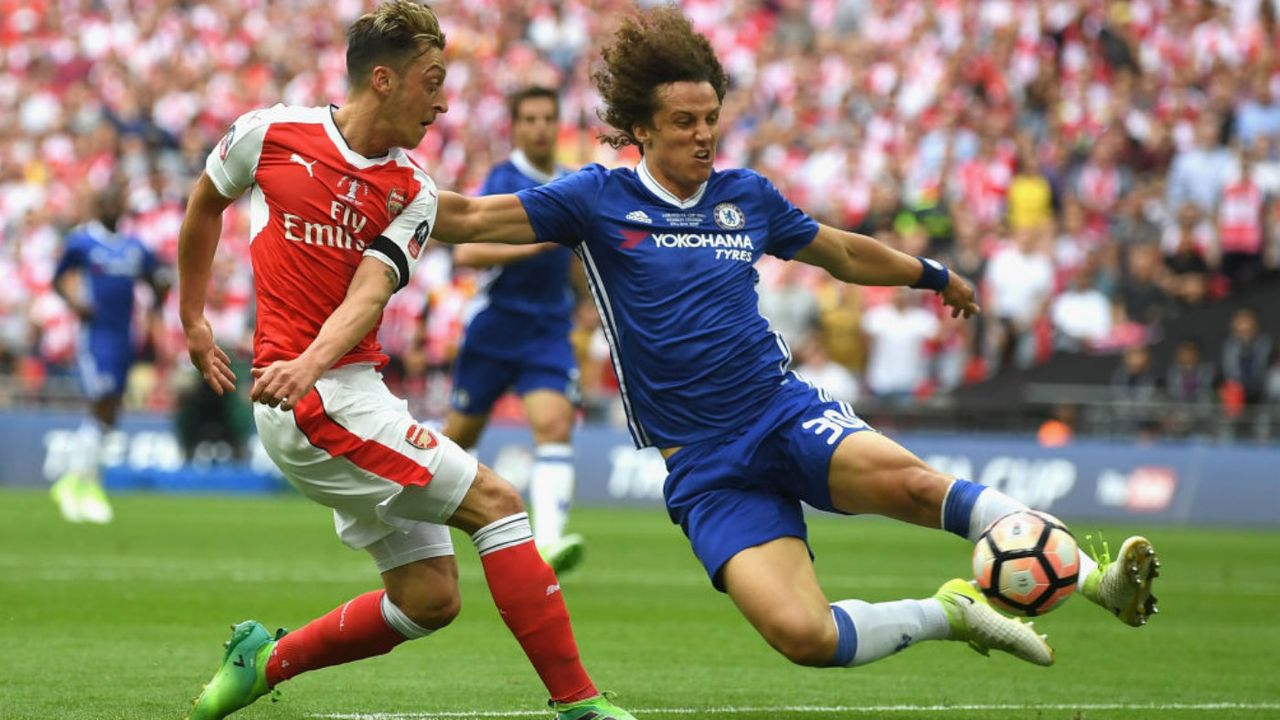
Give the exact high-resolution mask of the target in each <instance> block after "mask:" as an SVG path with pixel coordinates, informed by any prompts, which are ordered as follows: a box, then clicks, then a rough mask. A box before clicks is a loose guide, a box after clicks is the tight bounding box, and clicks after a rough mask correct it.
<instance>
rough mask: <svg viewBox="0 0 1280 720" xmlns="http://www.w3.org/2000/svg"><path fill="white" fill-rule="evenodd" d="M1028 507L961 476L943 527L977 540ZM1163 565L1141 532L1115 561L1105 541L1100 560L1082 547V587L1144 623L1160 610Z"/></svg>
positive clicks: (946, 505) (1125, 617) (1123, 616)
mask: <svg viewBox="0 0 1280 720" xmlns="http://www.w3.org/2000/svg"><path fill="white" fill-rule="evenodd" d="M1026 509H1027V506H1026V505H1025V504H1024V503H1022V502H1020V501H1018V500H1016V499H1014V498H1011V497H1009V496H1008V495H1005V494H1004V493H1002V492H1000V491H999V490H996V489H994V488H989V487H986V486H983V485H979V484H978V483H973V482H969V481H968V480H960V479H957V480H955V481H954V482H953V483H952V484H951V487H950V488H949V489H948V490H947V494H946V498H945V499H944V501H943V508H942V526H943V528H944V529H946V530H949V531H951V532H953V533H955V534H956V535H959V536H960V537H963V538H966V539H968V540H969V541H970V542H976V541H977V540H978V537H979V536H980V535H981V534H982V531H983V529H985V528H986V527H987V525H990V524H991V523H992V522H994V521H995V520H996V519H998V518H1001V517H1003V516H1005V515H1007V514H1009V513H1011V512H1017V511H1019V510H1026ZM1159 570H1160V561H1159V559H1158V558H1157V556H1156V551H1155V548H1153V547H1152V546H1151V542H1150V541H1149V540H1147V539H1146V538H1144V537H1141V536H1137V535H1135V536H1133V537H1131V538H1129V539H1128V540H1125V541H1124V544H1123V545H1121V546H1120V552H1119V553H1118V554H1117V556H1116V558H1115V560H1112V559H1111V557H1110V553H1109V552H1108V550H1107V548H1106V546H1105V545H1104V546H1103V552H1102V553H1101V554H1100V555H1099V557H1098V559H1097V560H1096V561H1095V560H1094V558H1092V557H1090V556H1089V554H1088V553H1086V552H1084V550H1081V551H1080V583H1079V585H1078V589H1079V590H1080V592H1081V593H1083V594H1084V596H1085V597H1087V598H1089V599H1090V600H1092V601H1093V602H1094V603H1096V604H1098V605H1100V606H1102V607H1103V608H1106V609H1107V610H1108V611H1110V612H1111V613H1112V614H1113V615H1115V616H1116V617H1118V618H1120V620H1122V621H1123V622H1125V623H1126V624H1128V625H1132V626H1133V627H1141V626H1142V625H1145V624H1146V622H1147V619H1148V618H1149V617H1150V616H1151V615H1154V614H1155V613H1156V612H1157V610H1156V598H1155V596H1154V595H1152V594H1151V584H1152V581H1153V580H1155V578H1156V576H1158V575H1159V574H1160V572H1159Z"/></svg>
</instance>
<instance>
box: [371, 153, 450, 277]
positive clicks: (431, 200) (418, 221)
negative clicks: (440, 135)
mask: <svg viewBox="0 0 1280 720" xmlns="http://www.w3.org/2000/svg"><path fill="white" fill-rule="evenodd" d="M418 178H419V180H420V181H421V183H422V187H421V188H420V189H419V190H418V194H417V195H416V196H414V198H413V200H412V201H411V202H410V203H409V205H408V207H406V208H405V209H404V210H403V211H402V212H401V213H400V214H399V215H397V216H396V218H395V219H394V220H392V221H391V224H390V225H388V226H387V229H386V230H384V231H383V232H382V234H381V235H379V236H378V237H377V238H375V239H374V241H373V243H372V244H371V245H369V247H368V248H366V249H365V251H364V255H365V257H371V258H377V259H378V260H381V261H382V262H384V263H386V264H387V265H389V266H390V267H391V268H392V269H393V270H395V271H396V275H397V276H398V277H399V278H400V280H399V284H398V285H397V286H396V290H399V289H400V288H403V287H404V286H405V285H408V284H409V276H410V275H412V274H413V270H414V268H416V267H417V266H418V259H419V258H420V257H422V249H423V248H424V247H426V246H427V239H428V238H430V237H431V228H432V227H434V226H435V224H436V208H437V207H438V206H439V194H438V193H437V191H436V185H435V183H434V182H432V181H431V178H429V177H427V176H426V175H425V174H423V175H419V176H418Z"/></svg>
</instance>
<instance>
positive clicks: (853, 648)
mask: <svg viewBox="0 0 1280 720" xmlns="http://www.w3.org/2000/svg"><path fill="white" fill-rule="evenodd" d="M594 80H595V82H596V86H597V89H598V90H599V92H600V95H601V97H602V98H603V102H604V106H605V107H604V108H603V110H602V111H601V116H602V118H603V119H604V120H605V121H606V122H607V123H608V124H609V125H610V126H612V127H613V128H614V130H615V131H616V132H615V134H613V135H612V136H610V137H608V138H606V139H607V140H608V141H610V142H611V144H613V145H615V146H618V147H620V146H624V145H631V144H633V145H637V146H638V147H639V148H640V150H641V154H642V158H641V161H640V163H639V164H638V165H637V166H636V167H635V168H634V169H630V168H618V169H613V170H606V169H605V168H603V167H601V166H599V165H592V166H588V167H586V168H584V169H583V170H581V171H579V172H576V173H573V174H571V175H569V176H567V177H565V178H562V179H559V180H556V181H554V182H551V183H548V184H545V185H541V186H538V187H535V188H531V189H527V190H522V191H520V192H518V193H516V194H514V195H492V196H487V197H478V198H466V197H462V196H459V195H456V194H453V193H442V194H441V198H440V207H439V215H438V222H437V225H436V227H435V229H434V232H433V236H434V237H436V238H437V239H439V240H441V241H444V242H448V243H465V242H503V243H512V244H519V243H531V242H545V241H554V242H558V243H562V244H565V245H567V246H569V247H571V248H572V249H573V251H574V252H575V253H576V254H577V255H578V257H579V258H580V259H581V260H582V263H583V266H584V268H585V270H586V275H587V279H588V284H589V287H590V289H591V292H592V295H593V297H594V299H595V301H596V305H597V308H598V310H599V313H600V317H601V322H602V325H603V328H604V331H605V334H606V337H607V339H608V340H609V343H610V346H611V349H612V355H613V359H614V369H615V372H616V373H617V376H618V384H619V387H620V392H621V395H622V400H623V404H624V406H625V408H626V411H627V417H628V423H629V428H630V431H631V435H632V437H633V440H634V441H635V444H636V445H637V446H638V447H656V448H658V449H659V450H660V451H661V452H662V455H663V456H664V457H665V458H666V464H667V469H668V476H667V480H666V483H665V486H664V495H665V500H666V504H667V509H668V512H669V514H670V516H671V519H672V520H673V521H674V522H676V523H678V524H679V525H680V526H681V528H682V529H683V530H684V532H685V534H686V535H687V536H688V538H689V541H690V543H691V545H692V547H693V551H694V553H695V555H696V556H697V557H698V559H699V560H700V561H701V562H702V564H703V566H704V567H705V569H706V571H707V574H708V576H709V578H710V580H711V582H712V584H713V585H714V587H715V588H716V589H718V590H721V591H723V592H726V593H727V594H728V595H729V596H730V598H731V599H732V600H733V602H734V604H735V605H736V606H737V607H738V609H739V610H740V611H741V612H742V614H743V615H744V616H745V617H746V618H747V620H748V621H750V622H751V624H752V625H753V626H754V627H755V628H756V630H757V631H758V632H759V633H760V635H761V636H762V637H763V638H764V639H765V640H766V641H767V642H768V643H769V644H770V645H771V646H772V647H774V648H775V649H776V650H777V651H778V652H780V653H781V654H783V655H784V656H785V657H787V658H788V659H789V660H791V661H792V662H795V663H798V664H802V665H812V666H859V665H864V664H867V663H870V662H873V661H875V660H878V659H880V658H883V657H887V656H889V655H892V654H894V653H896V652H898V651H900V650H903V649H905V648H907V647H909V646H911V645H914V644H916V643H919V642H921V641H924V640H957V641H963V642H967V643H968V644H970V645H971V646H973V647H974V648H975V649H976V650H978V651H979V652H981V653H983V654H986V653H987V652H989V650H991V649H997V650H1002V651H1006V652H1009V653H1012V654H1013V655H1015V656H1016V657H1018V658H1020V659H1022V660H1025V661H1028V662H1031V663H1034V664H1038V665H1050V664H1052V663H1053V659H1054V657H1053V650H1052V648H1051V647H1050V646H1049V644H1048V642H1047V639H1046V638H1045V637H1044V636H1042V635H1040V634H1038V633H1036V631H1035V630H1034V629H1033V628H1031V626H1030V625H1029V624H1027V623H1023V622H1020V621H1018V620H1014V619H1012V618H1008V617H1005V616H1003V615H1001V614H999V613H997V612H996V611H995V610H993V609H992V608H991V607H990V606H989V605H988V604H987V603H986V601H985V599H984V598H983V596H982V595H981V594H980V593H979V592H978V591H977V590H976V589H975V588H974V587H973V585H972V584H971V583H969V582H966V581H964V580H961V579H956V580H951V581H948V582H947V583H945V584H943V585H942V587H941V588H940V589H939V590H938V591H937V592H936V593H935V594H934V595H933V596H931V597H927V598H923V599H906V600H898V601H893V602H881V603H874V604H873V603H867V602H864V601H861V600H856V599H847V600H839V601H836V602H830V601H828V599H827V598H826V597H825V595H824V593H823V591H822V589H821V587H820V586H819V583H818V579H817V575H816V573H815V571H814V566H813V563H812V560H811V553H810V549H809V546H808V543H807V529H806V526H805V523H804V516H803V512H802V509H801V501H803V502H806V503H808V504H810V505H812V506H814V507H816V508H820V509H824V510H829V511H834V512H838V513H844V514H877V515H884V516H887V517H891V518H894V519H897V520H902V521H906V522H910V523H914V524H917V525H922V526H925V527H931V528H941V529H945V530H948V531H950V532H952V533H955V534H957V535H960V536H961V537H964V538H967V539H968V540H970V541H971V542H972V541H975V540H976V539H977V538H978V536H979V535H980V534H981V532H982V530H983V529H984V528H985V527H986V526H987V525H988V524H989V523H990V522H992V521H993V520H995V519H996V518H999V517H1002V516H1003V515H1005V514H1007V513H1009V512H1013V511H1016V510H1021V509H1024V508H1025V505H1023V504H1022V503H1021V502H1019V501H1017V500H1015V499H1013V498H1011V497H1009V496H1007V495H1004V494H1003V493H1001V492H999V491H997V490H995V489H993V488H987V487H984V486H982V485H979V484H976V483H972V482H969V481H967V480H963V479H958V478H953V477H951V476H948V475H945V474H942V473H939V472H937V471H936V470H934V469H933V468H931V467H929V466H928V465H926V464H925V463H924V462H923V461H922V460H920V459H919V458H917V457H916V456H915V455H913V454H912V453H910V452H909V451H907V450H906V449H904V448H902V447H901V446H900V445H898V444H897V443H895V442H894V441H892V440H890V439H889V438H887V437H885V436H883V435H881V434H879V433H877V432H874V431H871V429H870V428H869V427H868V426H867V424H866V423H865V422H863V421H862V420H861V419H859V418H858V417H857V415H855V414H854V412H853V409H852V408H850V407H849V406H848V405H847V404H845V403H842V402H837V401H834V400H832V399H831V397H830V396H829V395H828V394H827V393H826V392H825V391H824V390H822V389H821V388H817V387H814V386H812V385H810V384H809V383H807V382H806V381H805V380H803V379H802V378H800V377H799V376H797V375H795V374H794V373H792V372H790V370H789V369H788V368H789V364H790V351H789V349H788V348H787V345H786V343H785V342H784V341H783V339H782V338H781V337H780V336H779V335H777V334H775V333H774V332H772V331H771V330H770V328H769V325H768V322H767V321H766V320H765V319H764V318H763V317H762V316H761V315H760V312H759V309H758V296H757V294H756V291H755V283H756V280H757V274H756V271H755V269H754V267H753V265H754V263H755V262H756V261H757V260H758V259H759V258H760V257H761V255H762V254H766V253H767V254H770V255H773V256H775V257H779V258H782V259H786V260H790V259H795V260H798V261H800V262H803V263H807V264H810V265H814V266H817V267H821V268H824V269H825V270H827V271H828V272H829V273H830V274H831V275H832V276H833V277H834V278H836V279H837V280H840V281H843V282H847V283H857V284H862V285H882V286H895V285H896V286H904V285H905V286H911V287H915V288H921V289H927V290H932V291H934V292H937V293H939V294H940V295H941V298H942V301H943V302H944V303H945V304H946V305H947V306H948V307H950V308H951V311H952V314H953V315H960V314H963V315H964V316H965V317H969V316H971V315H973V314H974V313H977V312H979V307H978V306H977V304H976V303H975V301H974V294H973V290H972V288H971V287H970V285H969V284H968V283H967V282H966V281H965V280H964V279H963V278H961V277H959V276H958V275H955V274H953V273H950V272H949V271H948V270H947V268H946V267H944V266H943V265H941V264H939V263H937V262H936V261H933V260H930V259H927V258H917V257H912V256H910V255H906V254H904V253H901V252H898V251H897V250H894V249H892V248H890V247H888V246H886V245H883V244H880V243H879V242H877V241H876V240H874V239H872V238H869V237H866V236H863V235H858V234H854V233H849V232H844V231H841V230H838V229H835V228H832V227H828V226H825V225H821V224H819V223H817V222H815V221H814V220H812V219H810V218H809V217H807V216H806V215H805V214H804V213H803V212H801V211H800V210H798V209H797V208H795V207H794V206H792V205H791V204H790V203H789V202H788V201H787V200H786V199H785V198H784V197H783V196H782V195H781V194H780V193H779V192H778V190H777V189H776V188H775V187H774V186H773V185H772V184H771V183H770V182H769V181H768V180H767V179H766V178H764V177H762V176H760V175H759V174H757V173H755V172H753V171H751V170H744V169H732V170H721V171H717V170H714V169H713V163H714V160H715V157H716V144H717V141H718V139H719V134H720V110H721V103H722V101H723V99H724V95H725V92H726V90H727V86H728V78H727V77H726V75H725V73H724V70H723V68H722V67H721V65H720V62H719V61H718V59H717V58H716V57H715V54H714V52H713V51H712V49H711V46H710V43H709V42H708V41H707V39H706V38H705V37H704V36H702V35H700V34H698V33H696V32H695V31H694V30H693V28H692V26H691V25H690V23H689V21H688V20H687V19H686V18H685V17H684V16H683V15H682V14H681V12H680V10H679V9H678V8H675V7H671V6H666V7H658V8H653V9H648V10H643V11H639V12H638V14H636V15H633V16H630V17H627V18H624V19H622V20H621V22H620V24H619V26H618V29H617V30H616V32H615V34H614V36H613V37H612V38H611V41H610V42H609V44H608V45H606V47H605V48H604V50H603V64H602V66H601V67H600V68H599V69H598V70H597V71H596V72H595V75H594ZM1078 560H1079V576H1080V584H1079V589H1080V590H1081V591H1082V592H1083V593H1084V594H1085V596H1086V597H1088V598H1089V599H1090V600H1092V601H1093V602H1095V603H1097V604H1099V605H1101V606H1103V607H1104V608H1106V609H1107V610H1108V611H1110V612H1112V613H1113V614H1115V615H1117V616H1118V617H1119V618H1120V619H1121V620H1122V621H1124V622H1125V623H1127V624H1129V625H1133V626H1139V625H1142V624H1145V622H1146V619H1147V617H1148V616H1149V615H1150V614H1152V613H1154V612H1155V598H1154V597H1153V596H1152V594H1151V584H1152V580H1153V578H1154V577H1155V575H1156V569H1157V568H1158V562H1157V561H1156V556H1155V551H1154V549H1153V548H1152V546H1151V543H1150V542H1148V541H1147V540H1146V539H1145V538H1141V537H1132V538H1129V539H1128V540H1126V541H1125V542H1124V544H1123V545H1122V546H1121V547H1120V549H1119V552H1118V556H1117V557H1116V558H1115V560H1114V561H1113V560H1112V559H1111V558H1109V557H1103V558H1099V559H1098V560H1097V561H1095V560H1094V559H1093V558H1090V557H1088V556H1087V555H1086V554H1084V553H1080V554H1079V557H1078Z"/></svg>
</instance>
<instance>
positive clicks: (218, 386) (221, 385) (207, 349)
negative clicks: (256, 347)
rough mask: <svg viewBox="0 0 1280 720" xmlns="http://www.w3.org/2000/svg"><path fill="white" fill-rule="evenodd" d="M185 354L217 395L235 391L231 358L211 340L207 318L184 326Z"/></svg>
mask: <svg viewBox="0 0 1280 720" xmlns="http://www.w3.org/2000/svg"><path fill="white" fill-rule="evenodd" d="M186 334H187V354H188V355H190V356H191V364H192V365H195V366H196V369H197V370H199V371H200V377H202V378H204V381H205V383H206V384H208V386H209V387H210V388H211V389H212V390H213V391H214V392H215V393H217V394H218V395H221V394H223V393H226V392H235V389H236V376H235V373H233V372H231V358H229V357H227V354H226V353H225V352H223V351H222V348H220V347H218V344H217V343H215V342H214V341H213V328H211V327H209V320H208V319H207V318H203V317H202V318H200V322H197V323H194V324H193V325H191V326H190V327H188V328H186Z"/></svg>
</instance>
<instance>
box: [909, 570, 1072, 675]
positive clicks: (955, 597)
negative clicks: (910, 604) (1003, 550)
mask: <svg viewBox="0 0 1280 720" xmlns="http://www.w3.org/2000/svg"><path fill="white" fill-rule="evenodd" d="M934 597H935V598H937V600H938V601H939V602H941V603H942V609H943V610H944V611H945V612H946V613H947V623H948V624H949V625H950V626H951V639H952V640H964V641H965V642H967V643H969V646H970V647H972V648H973V649H974V650H977V651H978V652H979V653H981V654H983V655H988V654H990V652H991V651H992V650H1003V651H1005V652H1007V653H1009V654H1011V655H1013V656H1014V657H1016V658H1019V659H1022V660H1026V661H1027V662H1029V663H1032V664H1034V665H1046V666H1047V665H1052V664H1053V648H1052V647H1050V646H1049V640H1048V638H1046V637H1045V636H1044V635H1040V634H1038V633H1036V631H1035V629H1034V628H1033V627H1032V624H1031V623H1029V622H1020V621H1018V620H1015V619H1014V618H1011V617H1006V616H1004V615H1001V614H1000V613H998V612H996V611H995V609H993V608H992V607H991V605H990V603H988V602H987V599H986V598H985V597H983V595H982V593H980V592H978V589H977V588H975V587H974V586H973V584H972V583H970V582H969V581H967V580H961V579H960V578H956V579H954V580H948V581H947V582H946V583H945V584H943V586H942V587H941V588H939V589H938V592H937V593H935V594H934Z"/></svg>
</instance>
